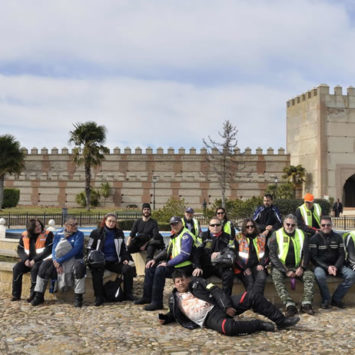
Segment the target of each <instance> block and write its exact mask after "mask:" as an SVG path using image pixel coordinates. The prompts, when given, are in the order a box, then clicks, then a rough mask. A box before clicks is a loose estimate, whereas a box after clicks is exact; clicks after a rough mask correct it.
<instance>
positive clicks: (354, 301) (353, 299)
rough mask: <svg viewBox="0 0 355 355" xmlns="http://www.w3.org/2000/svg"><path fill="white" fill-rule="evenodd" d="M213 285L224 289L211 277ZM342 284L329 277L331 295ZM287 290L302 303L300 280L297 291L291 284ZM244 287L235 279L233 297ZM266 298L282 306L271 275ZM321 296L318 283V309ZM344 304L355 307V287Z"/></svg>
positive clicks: (316, 301)
mask: <svg viewBox="0 0 355 355" xmlns="http://www.w3.org/2000/svg"><path fill="white" fill-rule="evenodd" d="M208 280H209V281H211V282H212V283H214V284H216V285H218V286H219V287H222V281H221V279H219V278H218V277H214V276H213V277H210V278H209V279H208ZM341 282H342V279H341V278H339V277H329V278H328V287H329V291H330V294H332V293H333V292H334V291H335V289H336V288H337V286H338V285H339V284H340V283H341ZM286 286H287V289H288V291H289V292H290V295H291V297H292V298H293V299H294V301H295V302H297V303H299V304H300V303H301V301H302V297H303V283H302V282H301V281H300V280H296V288H295V290H291V284H290V282H287V283H286ZM244 291H245V289H244V286H243V284H242V282H241V281H240V280H239V279H237V278H236V279H234V285H233V291H232V294H233V295H237V294H240V293H242V292H244ZM264 296H265V297H266V298H267V299H268V300H270V301H271V302H272V303H274V304H276V305H278V306H281V305H282V303H281V300H280V298H279V296H278V295H277V293H276V290H275V286H274V283H273V282H272V278H271V276H270V275H269V276H268V277H267V279H266V285H265V291H264ZM321 300H322V298H321V295H320V292H319V288H318V285H317V283H315V284H314V300H313V304H314V306H316V307H318V306H319V305H320V303H321ZM344 302H345V304H346V305H355V285H353V286H352V288H351V289H350V290H349V292H348V293H347V294H346V296H345V297H344Z"/></svg>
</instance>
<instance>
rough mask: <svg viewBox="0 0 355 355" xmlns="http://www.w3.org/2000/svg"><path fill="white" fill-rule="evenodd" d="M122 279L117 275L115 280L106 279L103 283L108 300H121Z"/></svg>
mask: <svg viewBox="0 0 355 355" xmlns="http://www.w3.org/2000/svg"><path fill="white" fill-rule="evenodd" d="M121 284H122V279H121V278H120V277H119V276H118V277H117V278H116V280H115V281H107V282H106V283H105V284H104V295H105V299H106V301H108V302H120V301H123V299H124V295H123V289H122V286H121Z"/></svg>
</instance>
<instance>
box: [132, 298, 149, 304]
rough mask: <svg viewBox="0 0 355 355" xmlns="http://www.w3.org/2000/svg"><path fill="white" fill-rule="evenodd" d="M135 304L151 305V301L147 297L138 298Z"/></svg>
mask: <svg viewBox="0 0 355 355" xmlns="http://www.w3.org/2000/svg"><path fill="white" fill-rule="evenodd" d="M133 303H134V304H148V303H150V299H148V298H145V297H141V298H138V299H137V300H135V301H134V302H133Z"/></svg>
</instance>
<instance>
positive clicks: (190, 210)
mask: <svg viewBox="0 0 355 355" xmlns="http://www.w3.org/2000/svg"><path fill="white" fill-rule="evenodd" d="M185 212H187V213H195V211H194V209H193V208H192V207H187V208H186V210H185Z"/></svg>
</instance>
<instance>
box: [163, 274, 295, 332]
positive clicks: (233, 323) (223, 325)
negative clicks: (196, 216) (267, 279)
mask: <svg viewBox="0 0 355 355" xmlns="http://www.w3.org/2000/svg"><path fill="white" fill-rule="evenodd" d="M172 277H173V281H174V285H175V288H174V290H173V292H172V294H171V296H170V299H169V308H170V312H169V313H167V314H159V321H160V323H161V324H168V323H170V322H173V321H176V322H178V323H179V324H180V325H182V326H183V327H185V328H187V329H195V328H198V327H203V326H205V327H206V328H209V329H213V330H216V331H217V332H219V333H221V334H225V335H239V334H248V333H254V332H257V331H260V330H265V331H273V330H274V324H272V323H270V322H265V321H262V320H259V319H255V320H249V321H237V320H234V319H233V318H234V316H236V315H237V314H241V313H243V312H245V311H246V310H248V309H252V310H253V311H254V312H256V313H260V314H262V315H264V316H265V317H267V318H269V319H270V320H272V321H273V322H275V323H276V326H277V327H278V328H279V329H284V328H287V327H290V326H292V325H295V324H296V323H297V322H298V321H299V317H291V318H286V317H285V316H284V315H283V314H282V313H281V312H280V311H279V309H278V308H277V307H275V306H274V305H273V304H272V303H270V302H269V301H268V300H267V299H266V298H265V297H264V296H263V295H261V294H260V293H254V292H244V293H243V294H241V295H238V296H232V297H229V296H228V295H226V294H225V293H224V292H223V291H222V290H221V289H220V288H218V287H217V286H215V285H214V284H212V283H208V282H207V281H206V280H204V279H202V278H199V277H193V278H190V277H188V276H187V275H185V274H184V273H183V272H181V271H180V270H176V271H174V273H173V275H172Z"/></svg>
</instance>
